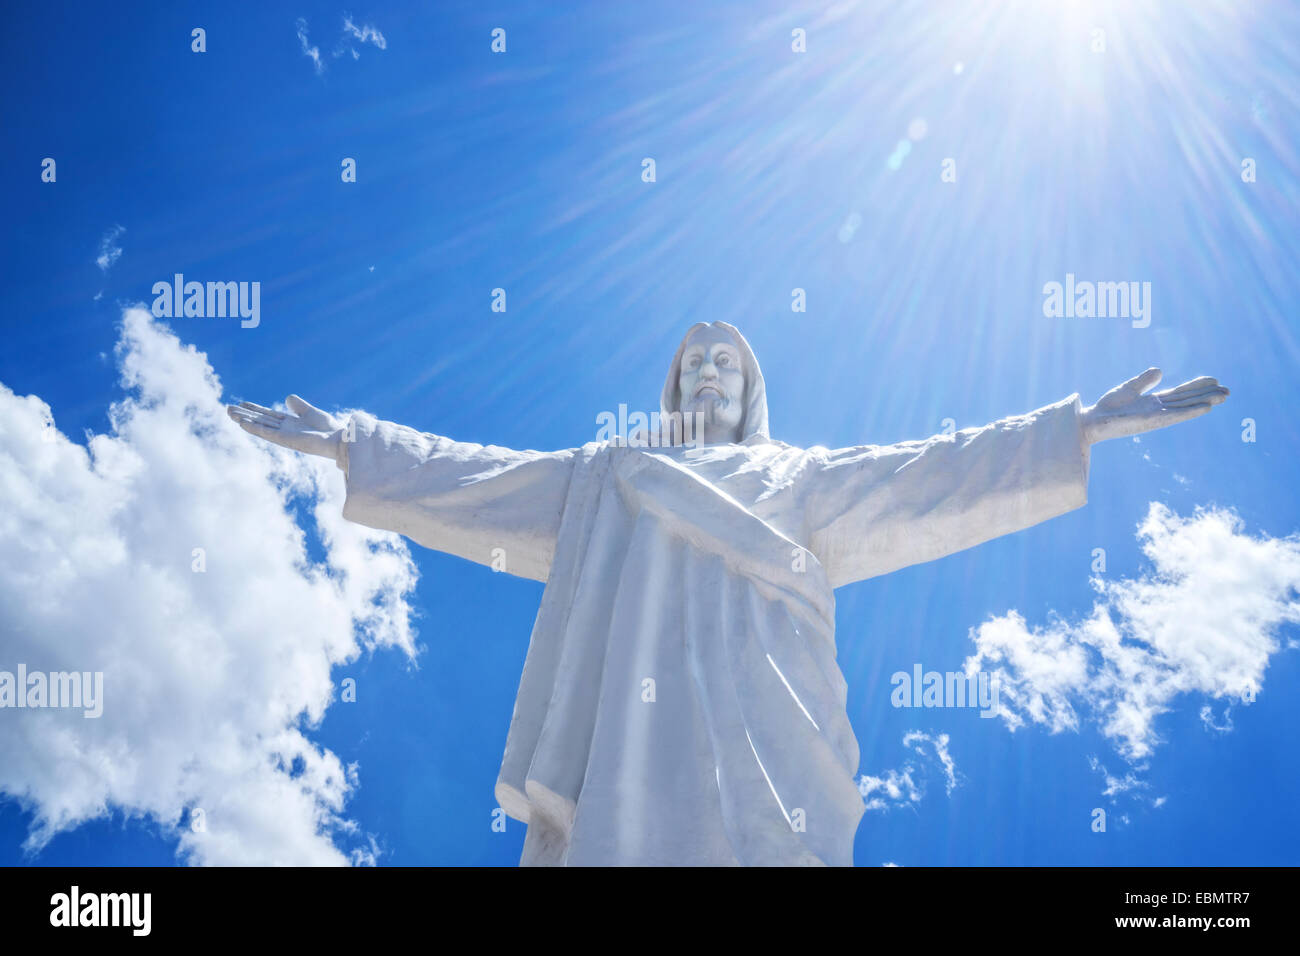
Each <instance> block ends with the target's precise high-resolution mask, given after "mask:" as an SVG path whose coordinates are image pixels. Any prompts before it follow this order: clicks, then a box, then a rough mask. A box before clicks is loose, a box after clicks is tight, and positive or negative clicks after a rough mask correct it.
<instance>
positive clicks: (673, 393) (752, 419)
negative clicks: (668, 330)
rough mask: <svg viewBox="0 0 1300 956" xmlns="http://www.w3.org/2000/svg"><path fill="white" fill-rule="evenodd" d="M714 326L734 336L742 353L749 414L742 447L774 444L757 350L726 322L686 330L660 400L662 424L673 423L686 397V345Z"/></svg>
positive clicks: (742, 424)
mask: <svg viewBox="0 0 1300 956" xmlns="http://www.w3.org/2000/svg"><path fill="white" fill-rule="evenodd" d="M710 324H711V325H712V326H713V327H714V328H718V329H722V330H723V331H724V332H726V333H727V334H728V335H730V336H731V337H732V338H733V339H734V340H735V342H736V348H737V349H739V350H740V363H741V368H742V371H744V373H745V414H744V416H743V417H742V418H741V420H740V443H741V444H743V445H752V444H758V443H761V442H767V441H771V440H772V439H771V436H770V435H769V434H768V431H767V386H765V385H764V384H763V372H762V370H761V369H760V368H759V367H758V359H756V358H755V357H754V350H753V349H751V348H750V347H749V343H748V342H746V341H745V337H744V336H743V335H741V334H740V330H739V329H737V328H736V327H735V326H734V325H728V324H727V323H726V322H713V323H709V322H696V323H695V324H694V325H692V326H691V327H690V328H689V329H687V330H686V334H685V335H684V336H682V341H681V344H680V345H678V346H677V354H676V355H674V356H673V363H672V365H671V366H669V368H668V378H667V379H665V380H664V390H663V394H662V395H661V396H660V397H659V417H660V421H661V422H668V421H670V420H671V419H670V418H669V416H670V415H671V414H672V413H673V412H676V411H678V410H679V409H680V406H681V399H682V395H681V386H680V385H679V380H680V379H681V373H682V353H683V352H684V351H686V343H687V342H688V341H690V338H691V336H692V335H694V334H695V333H696V331H698V330H699V329H706V328H708V327H709V326H710Z"/></svg>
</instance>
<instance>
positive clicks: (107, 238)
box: [95, 226, 126, 272]
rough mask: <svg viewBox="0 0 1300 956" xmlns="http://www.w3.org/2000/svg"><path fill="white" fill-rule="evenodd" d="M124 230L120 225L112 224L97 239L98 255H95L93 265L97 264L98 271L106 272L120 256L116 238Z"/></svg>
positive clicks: (120, 251) (120, 252)
mask: <svg viewBox="0 0 1300 956" xmlns="http://www.w3.org/2000/svg"><path fill="white" fill-rule="evenodd" d="M124 232H126V230H125V229H123V228H122V227H121V226H114V227H113V228H112V229H110V230H108V232H106V233H104V235H103V238H101V239H100V240H99V255H97V256H96V257H95V265H97V266H99V271H100V272H107V271H108V270H109V269H111V268H112V267H113V263H115V262H117V260H118V259H120V258H122V247H121V246H119V245H118V244H117V240H118V239H120V238H121V237H122V234H123V233H124Z"/></svg>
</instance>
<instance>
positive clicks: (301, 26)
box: [297, 17, 325, 76]
mask: <svg viewBox="0 0 1300 956" xmlns="http://www.w3.org/2000/svg"><path fill="white" fill-rule="evenodd" d="M297 27H298V42H299V43H300V44H301V45H302V55H303V56H305V57H309V58H310V59H311V61H312V63H313V64H315V66H316V74H317V75H318V76H319V75H320V74H321V73H322V72H324V70H325V64H324V63H323V62H322V61H321V58H320V47H315V46H311V45H310V44H308V42H307V21H306V20H304V19H303V18H302V17H299V18H298V23H297Z"/></svg>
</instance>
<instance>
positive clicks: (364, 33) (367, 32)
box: [343, 16, 388, 50]
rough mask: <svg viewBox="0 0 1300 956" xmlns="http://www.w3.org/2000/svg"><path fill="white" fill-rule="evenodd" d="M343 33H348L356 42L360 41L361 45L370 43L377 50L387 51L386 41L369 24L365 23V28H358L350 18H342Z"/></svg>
mask: <svg viewBox="0 0 1300 956" xmlns="http://www.w3.org/2000/svg"><path fill="white" fill-rule="evenodd" d="M343 33H344V34H348V33H350V34H352V35H353V36H354V37H356V38H357V39H358V40H360V41H361V42H362V43H372V44H374V45H375V46H377V47H379V49H381V50H386V49H388V41H387V40H385V39H384V35H383V34H382V33H380V32H379V31H378V30H376V29H375V28H374V27H373V26H371V25H370V24H369V23H367V24H366V25H365V26H362V27H358V26H357V25H356V24H355V23H353V22H352V17H350V16H344V17H343Z"/></svg>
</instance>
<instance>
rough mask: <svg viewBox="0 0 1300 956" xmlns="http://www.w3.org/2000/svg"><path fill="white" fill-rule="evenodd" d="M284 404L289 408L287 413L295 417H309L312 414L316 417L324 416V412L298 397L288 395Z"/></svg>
mask: <svg viewBox="0 0 1300 956" xmlns="http://www.w3.org/2000/svg"><path fill="white" fill-rule="evenodd" d="M284 404H285V405H287V406H288V407H289V411H291V412H293V413H294V414H295V415H311V414H313V413H314V414H317V415H323V414H324V412H322V411H321V410H320V409H319V408H317V407H316V406H315V405H313V404H312V403H311V402H309V401H307V400H306V399H305V398H302V397H300V396H298V395H290V396H289V397H288V398H286V399H285V400H284Z"/></svg>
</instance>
